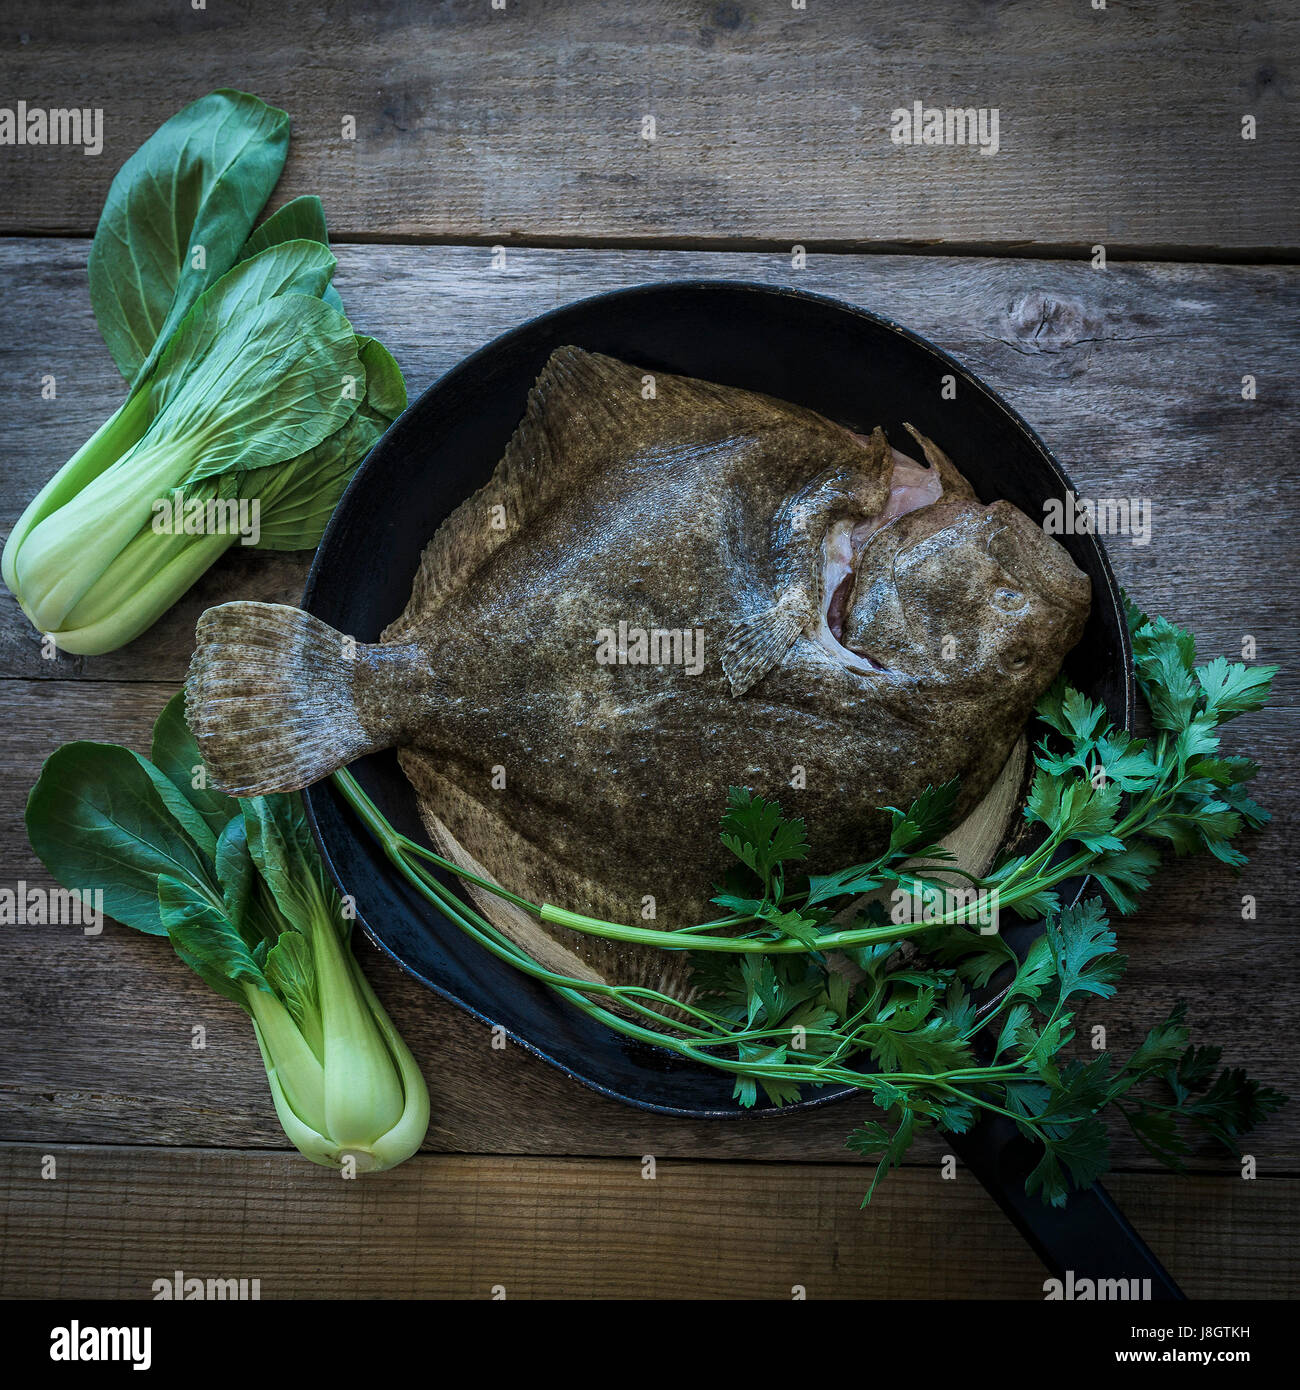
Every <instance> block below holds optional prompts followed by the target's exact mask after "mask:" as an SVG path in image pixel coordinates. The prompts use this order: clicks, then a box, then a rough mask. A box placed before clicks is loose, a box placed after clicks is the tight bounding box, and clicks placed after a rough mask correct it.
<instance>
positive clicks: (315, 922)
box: [27, 695, 429, 1171]
mask: <svg viewBox="0 0 1300 1390" xmlns="http://www.w3.org/2000/svg"><path fill="white" fill-rule="evenodd" d="M153 755H154V761H153V762H152V763H151V762H149V761H147V760H146V759H144V758H142V757H140V756H139V755H137V754H135V753H132V752H131V751H129V750H128V749H125V748H119V747H116V746H114V745H110V744H98V743H71V744H67V745H65V746H64V747H63V748H60V749H59V750H58V751H57V752H56V753H54V754H53V755H52V756H51V757H50V758H49V759H48V760H47V761H46V763H45V766H44V768H43V769H42V771H41V776H40V779H39V780H38V781H37V783H36V786H35V787H34V788H33V789H32V793H31V796H30V797H29V798H28V803H27V833H28V836H29V838H30V840H31V843H32V847H33V849H34V850H35V851H36V853H37V855H38V856H39V858H40V860H41V862H42V863H43V864H44V865H45V866H46V868H48V869H49V871H50V872H51V874H53V876H54V877H55V879H57V880H58V882H60V883H61V884H63V885H64V886H65V887H67V888H69V889H72V890H73V891H80V892H86V891H89V890H93V889H100V890H102V892H103V894H104V908H105V910H106V911H107V912H108V913H109V915H111V916H112V917H115V918H116V919H117V920H118V921H119V922H122V923H123V924H124V925H126V926H131V927H135V928H137V929H138V930H140V931H144V932H148V933H150V934H151V935H155V936H160V935H165V936H167V937H168V938H170V940H171V943H172V946H173V948H174V949H175V951H176V954H177V955H178V956H180V958H181V959H182V960H183V961H184V962H185V963H186V964H187V965H188V966H189V967H190V968H191V969H192V970H194V971H195V973H196V974H198V975H199V976H200V978H202V979H203V981H204V982H205V983H206V984H207V985H208V986H209V987H210V988H212V989H213V990H215V991H216V992H217V993H218V994H221V995H222V996H224V997H225V998H227V999H229V1000H231V1001H233V1002H234V1003H236V1004H238V1005H239V1006H240V1008H242V1009H244V1010H245V1011H246V1012H247V1013H248V1014H249V1015H250V1017H251V1018H252V1021H253V1028H254V1031H255V1033H256V1036H257V1042H258V1047H259V1049H260V1050H261V1053H262V1058H263V1061H264V1063H265V1065H266V1071H267V1078H268V1080H269V1082H270V1086H271V1096H272V1099H273V1101H274V1103H275V1107H276V1113H277V1114H278V1115H279V1117H280V1122H281V1124H282V1125H283V1126H284V1130H285V1133H286V1134H287V1135H288V1136H289V1138H290V1140H291V1141H292V1142H293V1143H294V1145H295V1146H296V1147H297V1148H298V1149H299V1150H300V1151H301V1152H302V1153H303V1154H304V1155H306V1157H308V1158H310V1159H311V1160H312V1162H314V1163H320V1164H322V1165H324V1166H327V1167H333V1168H339V1167H343V1166H345V1165H346V1166H347V1168H348V1169H349V1171H353V1170H354V1171H367V1170H377V1169H382V1168H391V1167H393V1166H394V1165H395V1164H397V1163H400V1162H402V1161H403V1160H404V1159H406V1158H409V1157H410V1156H411V1154H413V1153H414V1152H415V1151H416V1149H417V1148H419V1145H420V1142H421V1140H422V1139H423V1138H424V1133H425V1130H426V1129H427V1128H428V1123H429V1097H428V1091H427V1090H426V1088H425V1084H424V1079H423V1077H422V1076H421V1075H420V1071H419V1068H418V1067H417V1066H416V1065H415V1062H414V1059H413V1058H412V1057H411V1054H410V1051H409V1049H408V1048H407V1046H406V1044H405V1043H404V1042H403V1041H402V1039H401V1037H400V1035H399V1034H398V1033H397V1030H396V1029H395V1028H394V1027H393V1024H392V1022H391V1020H390V1019H389V1017H388V1015H387V1014H386V1013H385V1012H384V1009H383V1006H382V1005H381V1004H380V1003H379V1001H378V999H376V998H375V996H374V994H373V992H372V991H371V989H370V986H369V984H368V982H367V981H366V978H365V976H364V975H363V974H362V973H361V971H360V969H359V967H358V966H357V963H356V961H355V960H354V958H353V956H352V952H351V950H350V948H349V945H348V939H349V935H350V929H351V923H350V921H349V919H348V917H347V916H346V915H345V913H344V910H343V903H342V901H341V900H340V899H339V897H338V895H337V893H335V891H334V889H333V886H332V885H331V884H330V882H329V879H328V877H327V875H326V873H325V868H324V865H323V864H322V863H321V861H320V856H319V855H318V854H317V853H316V849H315V846H314V844H313V842H312V839H311V833H310V831H309V829H308V826H307V821H306V816H305V814H304V812H303V808H302V802H301V800H300V798H298V797H296V796H273V797H254V798H250V799H246V800H242V801H236V800H234V799H233V798H230V797H227V796H224V795H222V793H220V792H218V791H215V790H213V789H211V788H209V787H207V785H206V782H205V780H204V775H203V766H202V762H201V760H200V758H199V752H198V748H197V746H196V745H195V742H194V739H193V736H192V735H191V734H190V732H189V729H188V728H187V727H186V724H185V718H184V697H183V696H181V695H177V696H175V697H174V698H173V699H172V700H171V701H170V702H169V704H168V705H167V707H166V708H165V709H164V710H163V712H162V714H161V715H160V716H159V718H158V721H157V723H156V724H155V725H154V734H153Z"/></svg>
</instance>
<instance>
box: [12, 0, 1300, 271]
mask: <svg viewBox="0 0 1300 1390" xmlns="http://www.w3.org/2000/svg"><path fill="white" fill-rule="evenodd" d="M1298 31H1300V14H1298V13H1297V11H1296V10H1295V7H1294V6H1289V5H1287V4H1286V3H1285V2H1284V0H1261V2H1260V3H1253V4H1251V5H1250V6H1248V7H1247V8H1245V9H1243V8H1241V7H1240V6H1225V5H1219V4H1214V3H1212V0H1195V3H1185V4H1181V5H1179V6H1177V7H1171V6H1168V5H1161V4H1159V3H1157V0H1125V3H1122V4H1118V3H1112V4H1110V5H1108V6H1107V7H1106V8H1105V9H1095V8H1093V7H1092V6H1090V5H1089V4H1087V3H1086V2H1085V0H1079V2H1078V3H1074V4H1069V5H1045V4H1036V5H1026V4H1019V3H1013V0H940V2H939V3H931V4H927V5H923V6H872V7H865V8H864V7H863V6H861V5H860V4H857V3H855V0H809V2H808V4H807V5H806V7H805V8H804V9H803V10H795V9H793V8H792V6H791V4H790V3H789V0H734V3H733V2H731V0H728V3H719V0H642V3H638V4H635V5H608V4H601V3H598V0H544V2H543V0H507V3H506V5H505V8H504V9H503V10H494V9H493V8H492V7H491V5H490V4H489V3H488V0H451V2H450V3H442V4H439V5H436V6H435V5H428V4H424V3H421V0H400V2H399V3H390V4H386V5H384V6H382V7H368V6H361V5H356V4H353V3H351V0H287V3H282V4H278V5H275V6H272V7H268V6H265V5H257V4H255V3H253V2H252V0H221V3H219V4H217V3H214V4H209V5H207V6H206V7H205V8H204V9H203V10H200V11H195V10H194V9H193V8H192V7H191V6H190V5H188V4H176V3H174V0H140V3H136V4H133V5H131V6H130V7H129V8H128V9H125V10H123V9H122V8H120V7H106V6H103V5H101V4H98V3H95V0H63V3H60V4H58V5H49V4H46V3H40V2H39V0H17V3H14V2H13V0H11V3H10V4H8V5H7V6H6V9H5V19H4V26H3V31H2V32H3V39H2V42H3V49H2V50H0V54H2V57H0V62H2V67H3V75H4V79H5V80H4V82H3V83H0V87H2V88H3V92H4V93H5V100H6V101H9V102H11V101H14V100H17V99H20V98H21V99H23V100H26V101H27V102H28V104H29V105H30V106H39V107H60V106H69V105H76V106H89V107H101V108H102V109H103V111H104V124H105V143H104V150H103V153H102V154H101V155H99V156H98V157H93V158H88V157H86V156H85V155H84V154H83V153H81V152H80V151H79V150H77V149H72V148H68V147H40V146H31V147H22V148H14V147H7V148H3V149H0V167H2V168H3V169H4V178H5V185H6V194H5V197H4V199H3V201H2V202H0V231H4V232H31V231H36V232H49V233H65V232H72V233H78V234H85V233H88V232H90V231H91V230H93V227H94V224H95V220H96V218H97V216H98V213H99V209H100V207H101V206H102V203H103V199H104V194H105V191H106V189H107V187H108V184H109V182H110V180H111V178H112V175H113V173H114V172H115V171H116V169H117V168H118V167H120V165H121V164H122V162H123V161H124V160H125V159H126V158H127V156H128V155H129V154H130V153H131V152H132V151H133V150H134V149H135V148H136V147H137V146H138V145H139V144H140V143H141V141H143V140H144V139H145V138H146V137H147V136H148V135H149V134H150V133H151V132H152V131H153V130H154V129H155V128H156V127H157V126H158V125H159V124H161V122H162V121H163V120H165V119H166V118H167V117H168V116H170V115H171V114H172V113H173V112H174V111H176V110H177V109H178V108H179V107H180V106H181V105H183V104H184V103H185V102H186V101H188V100H192V99H193V98H195V97H198V96H200V95H202V94H203V93H204V92H206V91H208V90H210V89H212V88H214V87H219V86H232V85H233V86H237V87H241V88H243V89H245V90H247V91H251V92H255V93H257V94H258V95H260V96H262V97H264V98H265V99H266V100H268V101H271V102H274V103H276V104H278V105H280V106H282V107H284V108H285V109H287V110H288V111H289V112H290V114H291V115H292V116H293V120H294V127H293V134H294V143H293V149H292V153H291V155H290V162H289V165H288V169H287V171H286V174H285V177H284V179H283V180H282V183H281V187H280V189H279V191H278V193H277V200H280V199H284V198H288V197H291V196H294V195H296V194H299V193H319V194H320V195H322V197H323V198H324V200H325V205H326V208H327V210H328V213H329V216H330V220H331V225H332V226H333V228H334V229H335V233H336V235H338V236H340V237H342V238H343V239H345V240H350V239H362V240H386V239H387V240H391V239H394V238H416V239H435V240H436V239H443V240H457V241H466V240H479V241H485V242H488V243H492V242H502V243H510V242H530V243H533V244H537V243H539V242H546V241H551V242H557V241H558V242H569V243H576V244H581V245H591V244H594V243H599V242H602V241H603V242H609V241H611V240H613V241H617V242H621V243H623V244H643V245H653V244H660V245H671V246H702V245H714V246H726V247H731V248H738V247H742V246H744V245H746V244H762V245H766V246H781V245H787V244H789V243H793V242H799V243H802V244H804V245H808V246H814V247H831V246H834V247H838V248H851V247H857V246H862V245H867V244H875V245H880V244H886V245H889V244H893V245H904V244H905V245H909V246H914V247H920V248H934V247H945V248H954V247H956V248H961V247H973V246H980V247H984V248H992V249H1001V250H1008V251H1013V252H1014V251H1015V250H1017V249H1026V248H1032V249H1039V250H1050V249H1052V248H1056V249H1058V250H1059V249H1060V248H1063V247H1069V248H1072V249H1076V248H1087V247H1090V246H1092V245H1093V244H1094V243H1099V242H1100V243H1104V244H1106V245H1107V246H1108V247H1109V248H1110V250H1111V252H1112V254H1126V253H1133V252H1135V251H1136V252H1142V253H1144V254H1150V253H1151V252H1153V251H1162V252H1164V253H1167V254H1178V255H1181V256H1183V257H1184V258H1186V257H1188V256H1191V255H1196V256H1205V255H1225V254H1232V255H1235V256H1241V255H1244V254H1261V253H1263V254H1276V253H1279V252H1288V251H1293V250H1294V249H1295V247H1296V244H1297V235H1296V226H1297V223H1296V219H1295V215H1294V209H1295V204H1296V193H1297V179H1298V177H1300V176H1298V172H1297V167H1296V163H1295V160H1294V157H1293V152H1294V147H1295V134H1296V114H1295V106H1294V104H1293V103H1290V104H1289V103H1287V101H1286V100H1285V94H1286V92H1287V89H1288V86H1289V84H1290V83H1291V82H1292V81H1293V80H1294V72H1293V67H1294V62H1295V55H1296V51H1297V43H1298V39H1297V35H1298ZM915 101H920V102H923V103H924V104H926V105H931V106H938V107H948V106H954V107H963V108H964V107H996V108H997V109H998V111H999V144H1000V148H999V151H998V153H997V154H996V155H994V156H992V157H986V156H984V155H981V154H980V153H979V152H978V151H977V150H976V149H974V148H971V147H969V146H967V147H919V148H904V147H900V146H897V145H895V144H893V143H892V142H891V140H890V138H889V129H890V123H891V112H892V111H893V110H895V109H896V108H900V107H911V105H912V103H913V102H915ZM1245 115H1252V116H1254V117H1255V119H1256V121H1257V123H1258V129H1257V134H1256V138H1255V139H1254V140H1249V141H1247V140H1243V139H1242V135H1241V123H1242V117H1243V116H1245ZM345 117H353V118H355V124H356V138H355V139H345V138H343V122H344V118H345ZM645 117H653V118H654V120H655V123H656V129H655V136H656V138H655V139H654V140H653V141H650V140H647V139H644V138H643V136H642V129H643V127H642V122H643V118H645Z"/></svg>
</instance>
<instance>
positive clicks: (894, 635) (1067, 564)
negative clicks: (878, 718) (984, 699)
mask: <svg viewBox="0 0 1300 1390" xmlns="http://www.w3.org/2000/svg"><path fill="white" fill-rule="evenodd" d="M854 574H855V577H854V587H853V595H852V599H851V602H850V604H849V606H848V608H847V611H846V612H845V615H844V621H843V629H842V637H841V639H840V640H841V642H842V644H843V646H844V647H846V648H847V649H848V650H849V651H850V652H853V653H855V654H856V655H858V656H860V657H862V658H864V659H865V660H867V661H868V662H869V663H870V664H871V665H872V666H873V667H877V668H880V669H884V670H888V671H894V672H899V673H902V674H904V675H907V676H910V677H912V678H914V679H916V680H918V681H922V682H925V683H927V684H944V685H950V686H951V685H956V684H961V685H967V686H969V685H973V686H976V687H982V686H984V685H985V684H987V683H989V682H998V683H1007V682H1009V683H1011V685H1012V686H1013V687H1014V688H1016V689H1017V690H1018V691H1019V692H1020V693H1021V694H1024V695H1027V697H1028V699H1029V700H1030V701H1031V702H1032V701H1033V700H1036V699H1037V698H1038V696H1039V695H1040V694H1041V693H1042V692H1043V690H1045V689H1046V688H1047V686H1048V685H1049V684H1050V683H1051V681H1052V678H1053V677H1054V675H1055V674H1056V672H1057V671H1058V670H1059V669H1060V666H1061V662H1062V661H1063V660H1064V658H1065V656H1066V653H1067V652H1069V650H1070V649H1071V648H1072V647H1073V646H1074V645H1075V643H1076V642H1078V640H1079V637H1080V636H1081V635H1082V632H1083V625H1084V623H1085V621H1086V620H1087V617H1088V610H1089V606H1090V602H1091V593H1092V590H1091V584H1090V582H1089V580H1088V577H1087V575H1085V574H1084V573H1083V572H1082V570H1080V569H1079V568H1078V567H1077V566H1076V565H1075V564H1074V562H1073V560H1071V559H1070V556H1069V554H1068V553H1067V552H1066V550H1065V548H1064V547H1063V546H1062V545H1061V544H1060V543H1059V542H1058V541H1056V540H1054V539H1053V538H1052V537H1050V536H1048V535H1047V534H1046V533H1045V532H1044V531H1043V530H1042V528H1041V527H1039V526H1036V525H1035V524H1034V523H1033V522H1032V521H1031V520H1030V519H1029V518H1028V517H1027V516H1026V515H1025V514H1024V513H1023V512H1022V511H1020V510H1019V509H1018V508H1016V507H1015V506H1013V505H1012V504H1011V503H1010V502H1005V501H998V502H994V503H992V504H991V505H989V506H983V505H981V504H980V503H979V502H977V501H974V500H970V499H960V500H956V501H951V502H944V501H940V502H936V503H934V504H933V505H931V506H928V507H923V508H921V509H919V510H917V511H913V512H909V513H907V514H905V515H903V516H901V517H899V518H898V519H897V520H896V521H894V522H892V523H890V524H889V525H887V526H885V527H882V528H881V529H879V530H877V531H875V532H874V533H873V534H872V535H870V536H869V537H868V539H867V540H866V542H865V544H864V545H863V547H862V549H861V551H860V552H859V553H858V555H857V557H856V564H855V567H854Z"/></svg>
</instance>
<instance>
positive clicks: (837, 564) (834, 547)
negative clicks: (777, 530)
mask: <svg viewBox="0 0 1300 1390" xmlns="http://www.w3.org/2000/svg"><path fill="white" fill-rule="evenodd" d="M866 525H868V523H865V522H863V521H861V520H856V521H855V520H854V519H853V518H851V517H849V518H841V519H840V520H839V521H835V522H832V523H831V526H830V527H829V529H828V530H827V532H826V539H825V541H824V542H823V543H822V613H821V623H820V625H819V630H818V632H817V640H818V641H819V642H820V643H821V645H822V646H823V647H824V648H825V649H826V650H827V651H828V652H829V653H830V654H831V656H833V657H834V658H835V659H836V661H838V662H839V663H840V664H841V665H842V666H844V667H846V668H847V669H848V670H850V671H857V672H859V673H860V674H861V675H875V674H878V673H879V672H881V671H884V670H887V669H888V668H887V667H886V666H885V665H884V664H883V663H881V662H879V661H877V660H876V658H875V657H873V656H872V655H871V654H870V652H863V651H857V650H855V649H854V648H852V647H846V646H845V645H844V642H843V640H842V639H843V637H844V620H845V618H846V617H847V616H848V612H849V607H850V605H851V604H852V602H853V591H854V588H855V587H856V585H857V579H858V572H857V567H858V564H859V562H860V560H861V558H862V552H863V550H864V548H865V546H866V542H867V539H868V538H869V536H868V534H866V533H863V534H861V535H859V534H858V533H860V532H863V528H864V527H865V526H866Z"/></svg>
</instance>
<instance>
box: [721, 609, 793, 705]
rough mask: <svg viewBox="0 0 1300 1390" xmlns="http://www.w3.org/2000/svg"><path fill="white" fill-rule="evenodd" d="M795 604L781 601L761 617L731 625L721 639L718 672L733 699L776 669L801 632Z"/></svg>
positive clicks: (753, 614) (752, 614)
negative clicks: (727, 684) (720, 661)
mask: <svg viewBox="0 0 1300 1390" xmlns="http://www.w3.org/2000/svg"><path fill="white" fill-rule="evenodd" d="M803 626H804V615H803V614H802V613H801V612H800V607H799V605H798V604H797V603H792V602H790V601H789V600H788V598H785V597H783V598H782V599H780V600H779V601H778V602H776V603H774V604H773V605H772V607H771V608H765V609H764V610H763V611H762V612H761V613H751V614H750V615H749V617H747V618H741V619H740V620H739V621H738V622H735V623H733V624H732V625H731V627H730V628H729V629H728V631H727V635H726V636H725V637H724V638H723V639H722V669H723V672H724V673H725V674H726V677H727V680H728V681H729V682H730V684H731V693H732V694H733V695H743V694H744V693H745V691H747V690H748V689H749V688H750V687H751V686H753V685H757V683H758V682H759V681H761V680H762V679H763V677H764V676H765V675H767V673H768V672H769V671H771V670H772V669H773V668H774V667H775V666H777V665H778V664H779V663H780V661H781V660H782V658H783V657H784V656H785V654H786V652H788V651H789V650H790V648H791V647H792V646H794V642H795V639H796V638H797V637H798V636H799V634H800V632H802V631H803Z"/></svg>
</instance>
